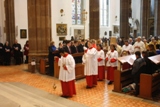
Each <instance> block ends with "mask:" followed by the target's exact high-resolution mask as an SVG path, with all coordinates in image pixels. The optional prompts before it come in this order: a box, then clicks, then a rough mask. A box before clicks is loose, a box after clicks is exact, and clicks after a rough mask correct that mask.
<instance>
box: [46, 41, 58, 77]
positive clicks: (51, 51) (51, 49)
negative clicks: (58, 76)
mask: <svg viewBox="0 0 160 107" xmlns="http://www.w3.org/2000/svg"><path fill="white" fill-rule="evenodd" d="M48 51H49V55H48V61H49V72H48V73H47V74H48V75H51V76H53V75H54V65H53V62H54V56H56V55H55V51H56V47H55V45H54V41H51V43H50V46H49V48H48Z"/></svg>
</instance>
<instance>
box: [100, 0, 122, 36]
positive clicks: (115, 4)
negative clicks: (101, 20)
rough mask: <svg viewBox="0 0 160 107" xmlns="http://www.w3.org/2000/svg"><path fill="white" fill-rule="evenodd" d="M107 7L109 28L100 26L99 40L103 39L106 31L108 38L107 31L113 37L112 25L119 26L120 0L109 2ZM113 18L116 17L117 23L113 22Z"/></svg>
mask: <svg viewBox="0 0 160 107" xmlns="http://www.w3.org/2000/svg"><path fill="white" fill-rule="evenodd" d="M109 5H110V7H109V26H108V27H104V26H100V38H102V37H104V32H105V31H107V36H105V37H107V38H108V37H109V31H112V35H113V25H119V19H120V0H110V4H109ZM115 16H117V21H115Z"/></svg>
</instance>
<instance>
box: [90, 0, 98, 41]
mask: <svg viewBox="0 0 160 107" xmlns="http://www.w3.org/2000/svg"><path fill="white" fill-rule="evenodd" d="M89 8H90V9H89V10H90V11H89V20H90V22H89V23H90V24H89V38H90V39H99V27H100V25H99V17H100V16H99V13H100V11H99V0H90V2H89Z"/></svg>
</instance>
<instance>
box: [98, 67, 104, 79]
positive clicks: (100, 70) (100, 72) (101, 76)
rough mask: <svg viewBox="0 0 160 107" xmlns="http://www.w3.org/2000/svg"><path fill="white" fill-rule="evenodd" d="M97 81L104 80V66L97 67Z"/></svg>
mask: <svg viewBox="0 0 160 107" xmlns="http://www.w3.org/2000/svg"><path fill="white" fill-rule="evenodd" d="M98 79H99V80H103V79H105V67H104V66H98Z"/></svg>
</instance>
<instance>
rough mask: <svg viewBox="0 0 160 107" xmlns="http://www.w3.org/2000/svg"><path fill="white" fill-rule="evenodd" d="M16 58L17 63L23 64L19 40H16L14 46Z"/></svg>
mask: <svg viewBox="0 0 160 107" xmlns="http://www.w3.org/2000/svg"><path fill="white" fill-rule="evenodd" d="M12 49H13V53H14V58H15V61H16V65H20V64H21V44H19V43H18V41H17V40H15V43H14V44H13V46H12Z"/></svg>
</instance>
